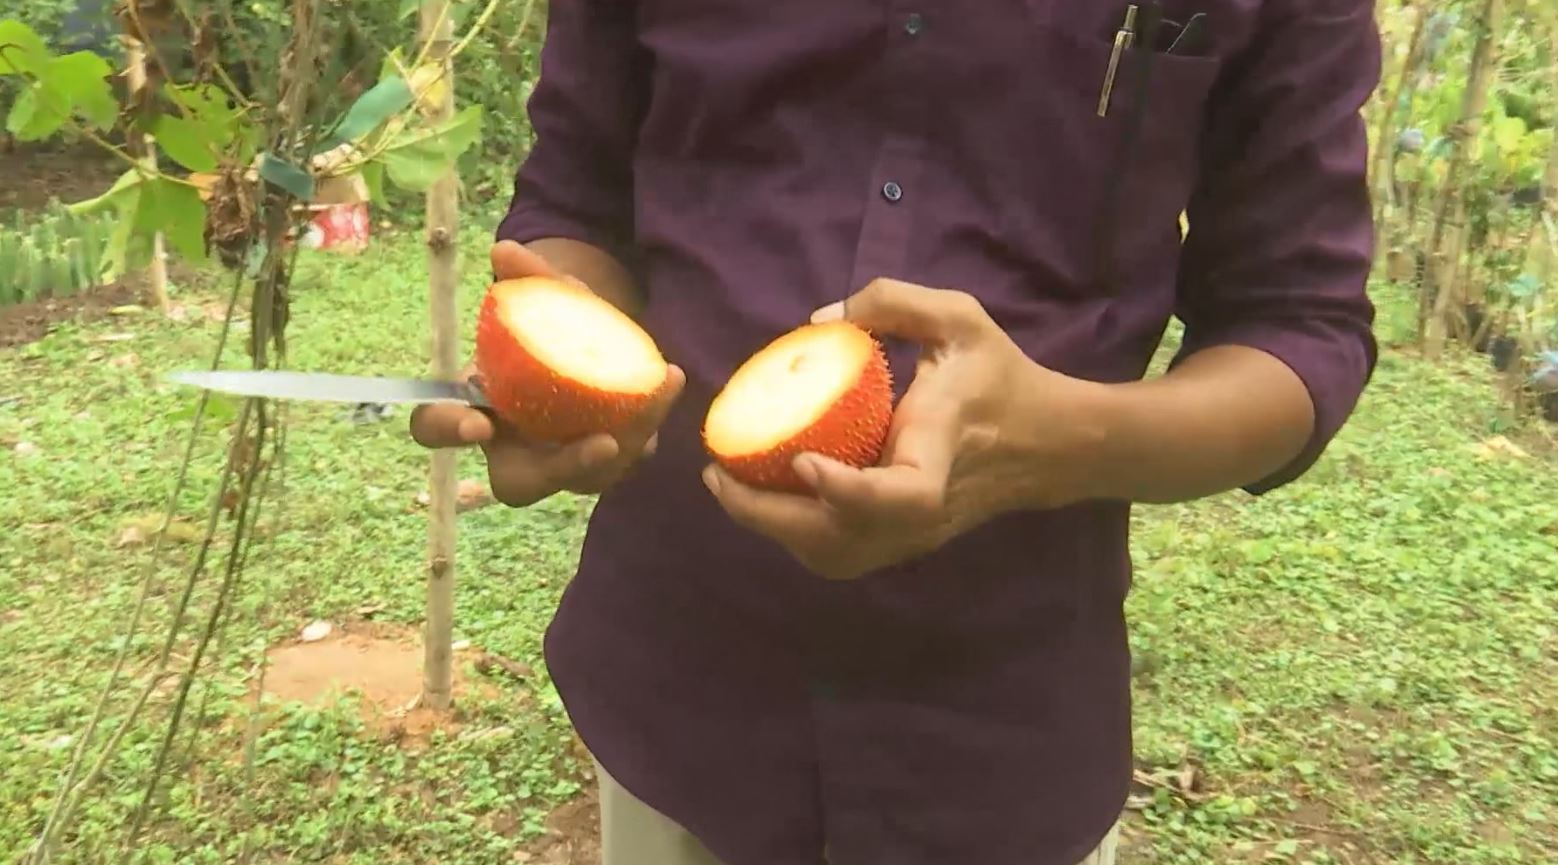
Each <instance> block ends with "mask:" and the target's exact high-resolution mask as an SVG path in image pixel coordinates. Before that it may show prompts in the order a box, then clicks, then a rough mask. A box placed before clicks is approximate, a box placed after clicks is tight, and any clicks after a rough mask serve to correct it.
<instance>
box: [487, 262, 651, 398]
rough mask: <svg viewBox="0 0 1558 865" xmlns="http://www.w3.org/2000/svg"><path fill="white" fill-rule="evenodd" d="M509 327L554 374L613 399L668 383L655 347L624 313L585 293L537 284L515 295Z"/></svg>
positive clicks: (509, 300)
mask: <svg viewBox="0 0 1558 865" xmlns="http://www.w3.org/2000/svg"><path fill="white" fill-rule="evenodd" d="M500 310H501V312H500V315H501V318H502V320H503V324H504V325H505V326H506V327H507V328H508V329H509V332H510V333H512V334H513V335H514V338H515V339H516V340H518V341H519V342H520V344H521V345H523V346H524V348H525V350H526V351H528V352H529V353H530V354H531V355H532V356H533V357H535V359H536V360H538V361H540V362H541V363H542V364H544V365H545V366H546V367H547V368H548V369H550V370H552V371H553V372H555V373H557V374H558V375H561V376H565V377H567V378H570V379H573V380H574V381H577V382H581V383H584V384H587V385H589V386H591V387H594V388H599V389H600V390H603V391H608V392H611V393H632V394H644V393H650V392H652V391H654V390H655V388H657V387H659V386H660V384H661V383H662V382H663V381H664V380H665V374H666V362H665V359H664V358H663V357H661V355H660V351H659V349H658V348H656V346H655V343H654V341H653V340H652V339H650V338H649V336H648V335H647V334H645V333H644V331H643V329H642V328H640V327H639V326H638V325H637V324H636V323H635V322H634V321H633V320H632V319H630V318H628V317H627V315H625V314H624V313H623V312H622V311H621V310H619V309H617V308H616V307H614V306H612V305H611V304H609V303H607V302H605V301H603V300H601V299H600V298H599V297H596V296H594V295H591V294H588V293H586V292H583V291H577V290H573V289H569V288H561V287H557V288H553V287H545V286H542V285H540V284H534V285H532V286H530V287H527V288H526V289H524V290H522V291H513V292H509V293H508V294H507V295H506V296H505V297H504V299H503V303H502V305H501V307H500Z"/></svg>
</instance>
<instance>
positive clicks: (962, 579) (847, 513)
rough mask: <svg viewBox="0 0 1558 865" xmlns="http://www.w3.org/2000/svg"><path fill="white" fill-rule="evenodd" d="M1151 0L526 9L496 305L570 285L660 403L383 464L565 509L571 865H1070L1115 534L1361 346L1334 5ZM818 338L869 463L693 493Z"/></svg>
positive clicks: (1108, 724)
mask: <svg viewBox="0 0 1558 865" xmlns="http://www.w3.org/2000/svg"><path fill="white" fill-rule="evenodd" d="M1161 2H1162V5H1158V4H1157V3H1154V2H1152V0H1138V2H1137V3H1136V4H1135V5H1134V6H1132V7H1127V6H1126V4H1125V3H1124V2H1097V0H995V2H982V3H977V4H975V3H966V4H965V3H954V2H950V0H884V2H859V0H857V2H839V0H784V2H774V0H717V2H716V0H551V4H550V10H549V18H548V24H547V30H546V36H545V43H544V46H543V49H542V54H541V62H540V74H539V79H538V81H537V83H536V86H535V90H534V93H533V95H532V96H531V97H530V100H529V104H528V109H529V112H530V117H531V119H532V122H533V128H534V131H535V136H536V138H535V143H534V146H533V148H532V149H531V150H530V151H529V153H528V154H527V155H526V156H525V158H524V160H523V163H522V164H521V166H520V167H519V169H518V171H517V175H516V180H515V186H514V194H513V199H512V204H511V207H510V209H509V210H508V212H507V215H506V216H505V217H504V219H503V220H502V222H501V224H500V225H499V227H498V229H497V233H496V238H495V243H494V246H493V248H492V256H491V258H492V262H491V263H492V269H493V272H494V276H495V277H496V278H498V279H505V278H513V277H520V276H524V275H527V274H541V273H546V274H555V275H561V276H564V277H566V278H570V279H576V280H578V281H580V282H581V283H583V284H585V285H586V286H588V287H589V288H590V289H591V290H593V291H595V292H597V293H599V294H600V295H601V296H603V297H605V298H606V299H608V300H610V301H611V302H612V303H614V304H616V305H618V306H620V307H621V308H623V309H624V310H626V311H628V312H629V313H630V314H631V315H633V316H634V317H635V318H636V319H637V320H638V321H640V322H641V323H642V324H643V326H644V327H645V328H646V330H647V331H648V332H649V333H650V334H651V335H652V336H653V337H654V339H655V340H656V341H657V342H658V344H659V345H660V347H661V349H662V350H663V351H664V353H665V354H666V356H667V358H668V359H669V360H671V361H672V362H673V363H674V364H675V367H674V369H673V372H672V376H673V384H674V386H673V387H672V388H670V392H669V393H668V395H667V397H666V399H665V400H664V401H662V402H661V403H659V404H657V405H655V406H654V407H653V408H652V409H651V410H649V411H646V412H645V414H644V416H643V419H642V422H641V423H640V424H639V425H638V426H637V427H636V428H635V429H632V430H630V431H628V432H625V433H622V434H620V435H618V436H615V437H613V436H606V435H599V436H594V437H590V438H586V439H583V440H580V441H577V442H573V443H570V444H568V445H566V446H563V447H556V448H546V447H539V446H533V445H532V444H531V443H527V442H524V441H521V440H519V439H518V438H517V436H515V435H514V434H513V432H512V431H511V430H508V429H507V428H506V427H505V426H504V425H502V424H498V423H495V422H494V421H493V420H492V418H491V417H489V416H488V415H487V414H485V413H483V412H480V411H476V410H473V409H469V408H461V407H454V406H438V407H424V408H420V409H418V410H417V411H416V412H415V414H414V416H413V418H412V420H411V434H412V437H413V438H414V439H415V441H417V442H419V443H421V444H422V445H425V446H427V447H435V448H438V447H473V446H474V447H480V448H481V450H482V451H483V452H484V454H485V459H486V464H487V470H488V473H489V476H490V481H491V484H492V488H493V491H494V493H495V495H496V496H497V497H498V498H499V499H500V500H501V501H503V502H505V503H506V504H509V505H512V506H515V507H523V506H527V505H529V504H532V503H534V502H536V501H539V500H541V499H543V498H545V497H547V496H549V495H552V494H554V493H557V492H558V491H563V490H569V491H574V492H577V493H582V494H599V499H598V501H597V502H596V505H595V509H594V511H593V512H592V516H591V518H590V524H589V528H588V532H587V534H586V538H585V541H584V543H583V548H582V552H581V555H580V561H579V564H578V569H577V572H576V575H575V577H574V579H573V580H572V581H571V583H570V584H569V586H568V587H567V589H566V591H565V593H564V594H563V596H562V599H561V602H560V604H559V607H558V609H557V611H556V613H555V616H554V618H553V620H552V622H551V624H550V625H549V627H548V629H547V632H546V635H545V641H544V649H545V657H546V661H547V665H548V669H549V671H550V674H551V676H552V677H553V680H554V682H555V684H556V687H557V689H558V691H559V693H560V694H561V696H562V698H563V701H564V703H565V705H566V707H567V710H568V713H569V716H570V719H571V721H572V723H573V725H574V727H575V729H576V730H577V731H578V733H579V736H580V738H581V739H582V741H583V743H584V744H585V745H586V746H587V748H588V749H589V751H590V753H591V754H592V755H593V756H594V758H595V760H596V763H597V766H598V769H599V771H598V779H599V783H600V785H601V797H602V802H601V806H602V827H601V832H602V843H603V857H604V861H605V863H606V865H688V863H723V865H817V863H821V862H827V863H830V865H932V863H935V865H949V863H957V865H963V863H979V865H1074V863H1078V862H1097V863H1108V862H1111V861H1114V859H1115V852H1114V851H1115V850H1116V849H1117V848H1118V843H1119V838H1120V834H1121V833H1120V825H1121V815H1122V813H1123V806H1124V803H1125V800H1126V798H1127V795H1128V790H1129V787H1130V782H1131V756H1132V755H1131V717H1130V715H1131V712H1130V651H1129V646H1128V641H1127V628H1126V622H1125V618H1124V612H1123V605H1124V600H1125V597H1126V594H1127V590H1128V588H1129V584H1130V579H1131V576H1130V575H1131V560H1130V554H1129V551H1128V544H1127V541H1128V531H1127V528H1128V521H1129V517H1130V512H1131V509H1132V507H1134V506H1138V505H1151V504H1154V503H1167V502H1178V501H1184V500H1189V499H1194V498H1197V497H1202V496H1207V495H1212V494H1218V493H1221V492H1224V491H1231V492H1237V491H1238V490H1240V489H1243V490H1248V491H1249V492H1250V493H1253V494H1264V493H1266V492H1268V491H1271V490H1274V489H1277V488H1278V487H1281V486H1283V485H1285V484H1287V483H1290V482H1292V481H1294V480H1296V479H1298V478H1299V477H1300V476H1301V475H1303V474H1304V473H1305V472H1306V471H1307V470H1308V468H1309V467H1310V466H1312V465H1313V463H1314V462H1315V460H1316V459H1317V458H1319V456H1320V455H1321V453H1322V451H1323V449H1324V448H1325V447H1326V445H1327V443H1328V442H1329V441H1330V440H1331V439H1332V438H1333V437H1334V436H1335V435H1336V434H1337V432H1338V431H1339V430H1340V429H1341V427H1342V426H1343V424H1344V422H1345V421H1346V419H1347V418H1348V416H1349V415H1350V413H1351V412H1352V411H1353V409H1354V407H1355V404H1356V401H1357V400H1358V398H1359V397H1360V395H1361V393H1362V391H1363V390H1364V388H1365V387H1366V385H1367V382H1368V380H1369V378H1370V376H1371V374H1372V371H1373V369H1374V364H1375V359H1376V351H1377V348H1376V344H1375V341H1374V338H1373V336H1372V324H1373V316H1374V308H1373V306H1372V305H1371V301H1370V299H1369V298H1368V296H1367V293H1366V279H1367V275H1368V272H1369V268H1370V262H1371V258H1372V253H1373V243H1374V238H1373V230H1372V225H1371V222H1370V219H1371V217H1370V199H1369V192H1368V188H1367V185H1366V179H1365V164H1366V158H1365V157H1366V147H1367V145H1366V137H1365V129H1364V125H1363V122H1362V119H1361V116H1360V113H1361V107H1362V105H1363V104H1364V103H1365V101H1366V100H1367V99H1368V97H1369V96H1370V94H1371V92H1372V91H1373V89H1374V88H1375V86H1376V85H1377V83H1378V75H1379V64H1380V46H1379V36H1378V31H1377V27H1376V24H1375V21H1374V17H1373V8H1372V5H1371V3H1369V2H1366V0H1161ZM1117 36H1118V37H1120V38H1118V39H1117V38H1116V37H1117ZM1182 217H1183V219H1182ZM839 317H843V318H847V319H850V320H852V321H854V322H857V323H858V324H860V325H861V326H863V327H866V328H868V329H869V330H871V331H873V332H874V333H876V334H878V335H880V336H881V337H882V338H883V339H884V340H885V341H886V342H887V344H888V346H889V358H890V361H891V366H892V370H893V376H894V382H895V384H894V395H895V399H896V400H897V402H896V409H895V414H894V418H893V426H892V430H891V434H890V438H889V442H888V447H887V450H886V453H885V454H884V455H883V457H882V460H881V464H880V465H878V466H874V467H870V468H865V469H853V468H850V467H847V466H844V465H841V464H837V463H834V462H831V461H829V460H826V459H823V458H820V457H818V456H816V455H811V454H804V455H801V456H800V457H798V458H797V460H796V469H797V471H798V472H799V473H800V475H801V476H802V477H803V478H804V479H806V481H807V483H808V484H809V486H810V487H811V491H809V492H807V493H805V494H783V493H772V492H765V491H761V490H756V489H752V488H749V487H747V486H744V485H742V484H741V483H738V482H737V481H736V480H734V479H733V478H732V477H730V476H729V475H727V474H725V473H723V472H722V471H721V470H720V469H718V468H717V467H715V466H713V465H712V461H711V460H710V458H709V456H708V454H707V453H706V451H705V449H704V446H703V443H702V440H701V438H700V431H701V422H702V419H703V416H704V414H705V412H706V411H707V409H708V406H709V404H710V400H711V399H712V397H713V395H714V394H715V393H717V392H718V391H719V389H720V387H721V386H722V385H723V384H724V383H725V381H726V380H727V379H728V377H729V376H730V374H731V373H732V372H733V371H734V370H735V368H736V367H737V366H738V365H739V364H740V363H741V362H742V361H744V360H745V359H746V358H748V357H749V356H750V355H751V354H752V353H753V352H754V351H756V350H758V349H759V348H760V347H762V346H763V345H765V344H766V343H767V342H769V341H771V340H772V339H774V338H775V337H777V336H779V335H780V334H782V333H784V332H786V331H788V330H790V329H792V328H794V327H796V326H798V325H801V324H804V323H805V322H807V321H809V320H813V319H819V320H820V319H828V318H839ZM1171 317H1178V318H1179V319H1180V320H1181V321H1182V322H1183V323H1184V327H1185V330H1184V334H1183V339H1182V342H1181V344H1180V347H1179V349H1178V350H1177V352H1176V353H1175V354H1174V356H1173V359H1172V364H1171V365H1170V366H1169V368H1168V369H1167V370H1166V371H1165V372H1164V373H1163V374H1161V375H1151V376H1149V375H1148V371H1149V368H1150V362H1151V359H1152V357H1153V356H1154V353H1155V352H1156V351H1157V350H1158V348H1159V347H1160V343H1161V341H1162V339H1163V337H1164V333H1165V330H1166V327H1167V325H1168V323H1169V321H1170V318H1171ZM1272 506H1278V505H1272Z"/></svg>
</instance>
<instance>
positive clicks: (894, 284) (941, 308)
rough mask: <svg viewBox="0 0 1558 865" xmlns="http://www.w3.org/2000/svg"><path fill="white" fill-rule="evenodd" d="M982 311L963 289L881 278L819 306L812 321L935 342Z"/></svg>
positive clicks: (965, 325) (951, 336)
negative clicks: (847, 324)
mask: <svg viewBox="0 0 1558 865" xmlns="http://www.w3.org/2000/svg"><path fill="white" fill-rule="evenodd" d="M982 314H983V308H982V307H980V305H979V302H978V301H977V300H975V299H974V298H973V297H972V296H970V295H967V294H964V293H963V292H960V291H949V290H947V289H940V288H927V287H926V286H923V285H915V284H914V283H909V282H901V281H899V280H896V279H885V278H882V279H874V280H872V281H871V282H870V283H869V284H868V285H866V287H865V288H862V289H861V290H859V291H857V292H855V293H854V294H853V295H850V296H849V297H848V298H846V299H844V300H843V301H841V302H839V303H835V304H832V305H830V306H825V307H823V308H822V309H819V310H817V312H815V313H814V314H813V315H812V321H813V322H823V321H837V320H840V319H844V320H848V321H851V322H854V323H855V324H858V325H860V326H861V327H863V328H865V329H866V330H869V331H873V332H875V333H879V334H883V335H888V336H897V337H902V338H904V339H908V340H912V341H914V342H918V343H931V344H934V343H942V342H949V341H951V340H954V339H956V338H957V337H959V336H961V335H962V334H964V333H967V332H968V331H969V330H970V329H971V328H973V327H974V326H975V325H976V324H977V321H978V317H979V316H980V315H982Z"/></svg>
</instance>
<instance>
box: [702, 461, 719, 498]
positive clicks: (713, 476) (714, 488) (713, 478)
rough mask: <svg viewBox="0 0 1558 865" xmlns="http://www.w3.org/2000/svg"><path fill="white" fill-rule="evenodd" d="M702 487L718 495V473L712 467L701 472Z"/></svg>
mask: <svg viewBox="0 0 1558 865" xmlns="http://www.w3.org/2000/svg"><path fill="white" fill-rule="evenodd" d="M703 485H704V486H706V487H708V488H709V492H711V493H713V494H714V495H719V473H718V472H716V471H715V470H714V467H713V466H709V467H708V468H706V469H704V470H703Z"/></svg>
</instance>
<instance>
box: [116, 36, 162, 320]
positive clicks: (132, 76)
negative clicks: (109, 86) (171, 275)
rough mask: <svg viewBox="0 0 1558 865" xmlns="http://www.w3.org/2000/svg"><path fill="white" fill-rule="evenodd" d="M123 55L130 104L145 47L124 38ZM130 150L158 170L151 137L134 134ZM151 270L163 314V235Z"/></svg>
mask: <svg viewBox="0 0 1558 865" xmlns="http://www.w3.org/2000/svg"><path fill="white" fill-rule="evenodd" d="M125 43H126V44H125V53H126V55H127V57H128V59H129V65H128V68H127V69H126V70H125V83H126V84H128V85H129V87H130V93H131V94H132V99H131V101H132V102H133V101H135V100H134V98H133V94H135V93H138V92H140V90H141V89H142V88H144V87H145V86H146V46H144V45H142V44H141V41H140V40H139V39H136V38H135V37H134V36H130V35H128V34H126V36H125ZM131 138H132V141H131V142H130V144H131V147H132V149H134V150H136V151H139V152H138V153H137V155H138V156H141V157H142V158H144V159H146V160H147V161H148V162H150V163H151V167H152V168H156V167H157V148H156V146H155V144H154V142H153V140H152V137H151V136H150V135H147V134H145V133H136V134H134V135H132V136H131ZM151 243H152V252H151V267H150V269H149V270H148V271H147V276H148V278H149V279H150V280H151V295H152V300H154V301H155V302H156V304H157V308H158V309H159V310H161V311H162V312H163V313H164V314H166V313H167V312H168V311H169V309H171V307H172V304H170V303H169V302H168V253H167V249H166V247H165V246H164V244H163V240H162V232H160V231H159V232H157V233H156V234H154V235H152V240H151Z"/></svg>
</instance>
